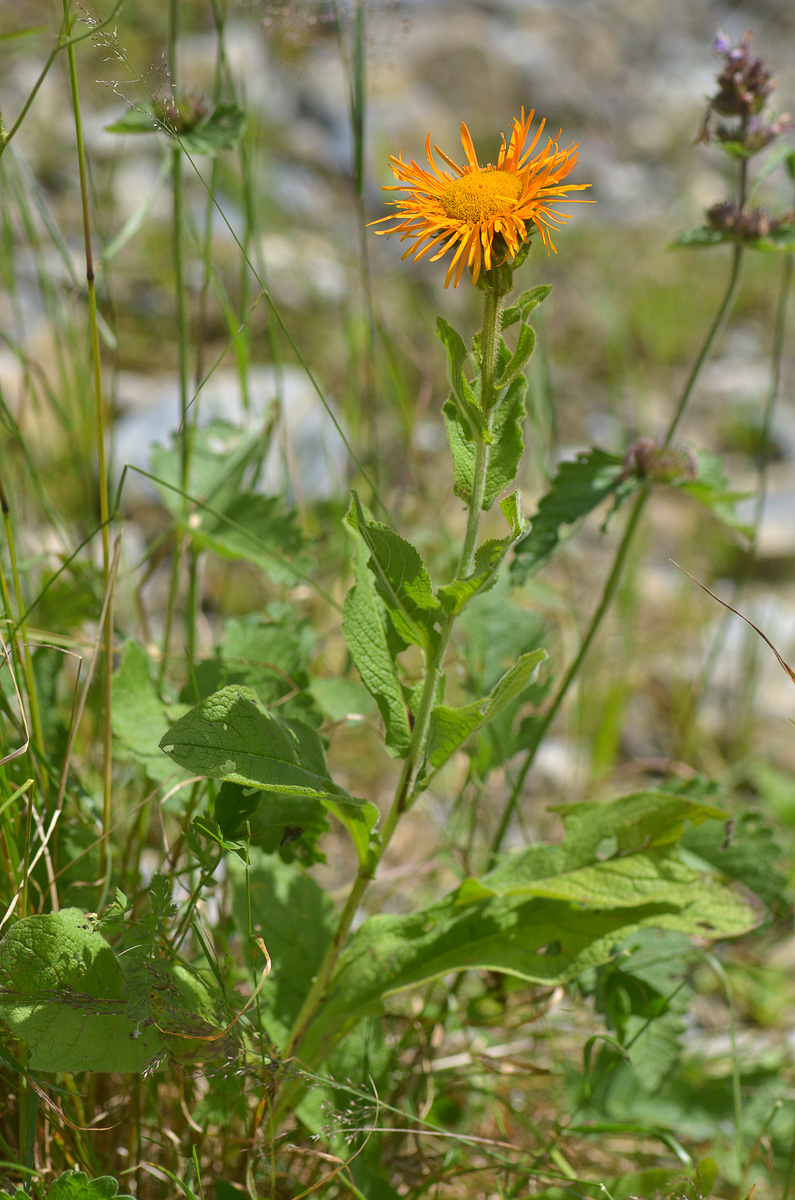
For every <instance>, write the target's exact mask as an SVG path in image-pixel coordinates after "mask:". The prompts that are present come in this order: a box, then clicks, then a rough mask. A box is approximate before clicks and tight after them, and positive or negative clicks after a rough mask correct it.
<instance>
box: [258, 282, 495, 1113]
mask: <svg viewBox="0 0 795 1200" xmlns="http://www.w3.org/2000/svg"><path fill="white" fill-rule="evenodd" d="M501 304H502V301H501V296H500V295H499V293H498V292H497V290H496V289H495V290H493V291H492V290H489V291H487V293H486V300H485V303H484V307H483V327H482V330H481V336H480V346H481V362H480V377H481V393H480V394H481V398H482V407H483V411H484V413H485V416H486V424H487V427H488V418H489V408H490V404H491V400H492V393H493V389H494V372H495V364H496V353H497V344H498V336H499V315H500V310H501ZM487 469H488V445H487V444H486V443H485V442H484V443H481V444H479V445H478V453H477V455H476V465H475V477H474V481H473V488H472V496H471V499H470V503H469V513H468V519H467V529H466V534H465V537H464V544H463V546H462V550H461V556H460V559H459V564H458V571H457V577H458V578H460V577H462V576H465V575H467V574H469V572H470V571H471V569H472V560H473V557H474V548H475V545H476V543H477V536H478V528H479V524H480V514H481V510H482V503H483V495H484V492H485V485H486V475H487ZM454 624H455V617H453V616H445V617H444V618H443V619H442V624H441V629H440V631H439V634H438V638H437V640H436V643H435V645H434V646H433V647H429V649H428V651H427V656H426V667H425V679H424V682H423V688H422V694H421V697H420V702H419V705H418V708H417V713H416V717H415V721H414V729H413V731H412V736H411V744H410V745H409V749H408V751H407V753H406V757H405V759H404V762H403V768H402V771H401V773H400V779H399V780H398V784H397V787H396V789H395V794H394V797H393V800H392V804H391V806H390V809H389V812H388V814H387V816H386V819H385V820H384V824H383V826H382V828H381V838H380V844H379V846H378V848H377V849H376V850H375V851H374V852H373V858H372V860H371V861H370V862H368V863H366V864H364V863H363V864H361V865H360V867H359V871H358V874H357V876H356V879H355V881H354V884H353V887H352V888H351V890H350V892H349V894H348V897H347V899H346V901H345V904H344V906H343V909H342V912H341V913H340V915H339V919H338V921H337V926H336V929H335V931H334V935H333V937H332V940H331V943H330V945H329V948H328V950H327V951H326V955H325V958H324V959H323V962H322V964H321V966H320V969H319V970H318V973H317V975H316V977H315V979H314V982H313V984H312V987H311V988H310V990H309V992H308V994H307V996H306V999H305V1001H304V1004H303V1005H302V1007H301V1011H300V1012H299V1014H298V1016H297V1017H296V1019H295V1022H294V1024H293V1028H292V1030H291V1032H290V1036H289V1038H288V1041H287V1046H286V1048H285V1058H293V1057H296V1056H298V1054H299V1052H300V1050H301V1046H302V1044H303V1043H304V1040H305V1038H306V1035H307V1033H308V1031H309V1029H310V1028H311V1027H312V1025H313V1024H314V1022H315V1021H316V1020H318V1018H319V1015H320V1012H321V1009H322V1006H323V1002H324V1000H325V997H326V994H327V991H328V986H329V984H330V982H331V979H332V976H333V975H334V972H335V970H336V968H337V964H338V962H339V958H340V955H341V954H342V951H343V949H344V948H345V945H346V943H347V941H348V936H349V934H350V930H351V926H352V924H353V920H354V917H355V916H356V913H357V911H358V909H359V906H360V905H361V902H362V899H363V898H364V895H365V892H366V891H367V888H368V887H369V885H370V882H371V880H372V879H373V877H374V875H375V873H376V871H377V869H378V865H379V863H380V862H381V860H382V859H383V857H384V854H385V852H386V850H387V847H388V846H389V843H390V841H391V839H392V836H393V834H394V832H395V829H396V828H397V826H398V824H399V822H400V819H401V817H402V816H403V814H404V813H406V812H407V811H408V810H409V809H410V808H411V806H412V805H413V804H414V802H415V801H416V799H417V798H418V796H419V795H420V793H421V791H422V783H421V778H422V764H423V761H424V758H425V749H426V746H427V742H428V733H429V730H430V723H431V714H432V712H433V707H434V705H435V703H436V702H437V699H438V694H439V688H440V683H441V680H442V667H443V663H444V657H445V653H446V651H447V646H448V644H449V641H450V636H451V634H452V631H453V626H454ZM307 1065H309V1066H312V1065H313V1064H312V1063H309V1064H307ZM299 1087H300V1084H295V1083H294V1084H292V1085H288V1087H287V1088H285V1089H284V1090H283V1092H282V1094H281V1095H280V1097H279V1099H278V1101H277V1105H278V1111H279V1112H281V1111H284V1110H285V1107H286V1105H287V1103H288V1102H289V1101H290V1100H291V1099H292V1098H293V1096H294V1094H295V1091H296V1090H297V1089H298V1088H299Z"/></svg>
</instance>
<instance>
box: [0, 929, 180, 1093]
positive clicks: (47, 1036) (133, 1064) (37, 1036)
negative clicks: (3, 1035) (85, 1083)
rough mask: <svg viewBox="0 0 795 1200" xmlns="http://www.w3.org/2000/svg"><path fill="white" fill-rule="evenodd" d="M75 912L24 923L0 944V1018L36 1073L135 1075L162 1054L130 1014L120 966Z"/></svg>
mask: <svg viewBox="0 0 795 1200" xmlns="http://www.w3.org/2000/svg"><path fill="white" fill-rule="evenodd" d="M96 924H97V919H96V917H95V916H91V915H88V914H86V913H84V912H82V911H81V910H80V909H77V908H65V909H62V910H61V912H57V913H48V914H44V915H42V916H33V917H24V918H23V919H22V920H21V921H18V922H17V923H16V925H14V926H12V928H11V929H10V930H9V931H8V933H7V934H6V935H5V937H4V938H3V940H2V941H0V1019H2V1020H3V1021H4V1022H5V1024H6V1025H7V1026H8V1028H9V1029H10V1030H11V1032H12V1034H13V1035H14V1037H17V1038H19V1039H20V1040H21V1041H23V1042H25V1044H26V1045H27V1046H28V1047H29V1048H30V1052H31V1054H30V1062H29V1066H30V1067H31V1068H32V1069H33V1070H37V1071H141V1070H143V1069H144V1067H146V1066H147V1065H148V1064H151V1063H153V1062H155V1061H156V1060H157V1059H158V1058H159V1057H160V1055H161V1054H162V1053H163V1049H164V1042H163V1039H162V1037H161V1035H160V1033H159V1032H158V1030H157V1029H156V1028H155V1027H154V1026H153V1025H148V1026H146V1027H145V1028H139V1026H138V1022H137V1021H136V1020H133V1019H132V1017H130V1016H129V1015H128V1011H127V1002H126V1000H125V998H124V993H123V988H122V985H123V976H122V971H121V968H120V966H119V964H118V962H117V960H116V958H115V957H114V954H113V951H112V950H111V948H110V946H109V945H108V943H107V942H106V941H105V938H104V937H103V936H102V934H101V933H99V932H98V930H97V928H96Z"/></svg>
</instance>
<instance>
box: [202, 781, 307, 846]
mask: <svg viewBox="0 0 795 1200" xmlns="http://www.w3.org/2000/svg"><path fill="white" fill-rule="evenodd" d="M213 811H214V815H215V819H216V821H217V823H218V828H219V830H220V832H221V836H222V838H223V839H224V841H228V840H229V839H233V838H239V837H248V836H250V837H251V840H252V842H256V843H257V845H258V846H260V847H261V848H262V849H263V850H265V851H266V852H267V853H269V854H272V853H274V852H276V851H278V850H282V851H284V852H285V853H286V855H287V857H289V858H290V859H292V858H294V857H296V856H297V857H298V858H300V860H301V861H302V862H304V863H306V864H307V865H309V864H311V863H313V862H325V861H326V860H325V856H324V855H323V854H322V853H321V852H320V851H319V850H318V849H317V848H316V847H317V842H318V841H319V839H320V838H321V836H322V835H323V834H324V833H327V832H328V828H329V823H328V819H327V816H326V809H325V808H324V807H323V805H322V804H321V802H320V801H319V800H316V799H314V798H313V797H311V796H283V795H279V794H278V793H273V792H263V791H262V789H261V788H244V787H241V785H240V784H239V783H231V782H230V781H229V780H224V782H223V783H222V784H221V787H220V789H219V791H218V795H217V796H216V798H215V806H214V810H213ZM202 832H204V831H203V830H202Z"/></svg>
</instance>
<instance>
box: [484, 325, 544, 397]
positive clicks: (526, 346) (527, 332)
mask: <svg viewBox="0 0 795 1200" xmlns="http://www.w3.org/2000/svg"><path fill="white" fill-rule="evenodd" d="M535 344H536V335H535V330H534V329H533V328H532V326H530V325H525V324H522V328H521V329H520V330H519V340H518V341H517V343H516V349H515V350H514V352H513V355H512V356H511V359H510V361H509V363H508V364H507V366H506V367H505V369H504V370H503V371H502V372H501V373H500V376H499V378H498V379H497V380H495V383H494V386H495V387H496V388H498V389H499V390H500V391H502V389H503V388H506V387H508V385H509V384H510V383H513V381H514V379H518V378H519V376H520V375H521V374H522V373H523V371H524V369H525V367H526V366H527V364H528V363H529V362H530V358H531V356H532V354H533V350H534V349H535Z"/></svg>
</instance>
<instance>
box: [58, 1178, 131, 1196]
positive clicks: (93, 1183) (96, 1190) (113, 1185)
mask: <svg viewBox="0 0 795 1200" xmlns="http://www.w3.org/2000/svg"><path fill="white" fill-rule="evenodd" d="M47 1200H133V1198H132V1196H128V1195H127V1194H126V1193H125V1194H124V1195H122V1194H121V1193H120V1192H119V1183H118V1180H117V1179H114V1178H113V1176H111V1175H100V1176H99V1178H98V1179H89V1177H88V1176H87V1175H85V1174H84V1173H83V1172H82V1171H66V1172H64V1174H63V1175H59V1176H58V1178H57V1179H53V1181H52V1183H51V1184H50V1190H49V1191H48V1193H47Z"/></svg>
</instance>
